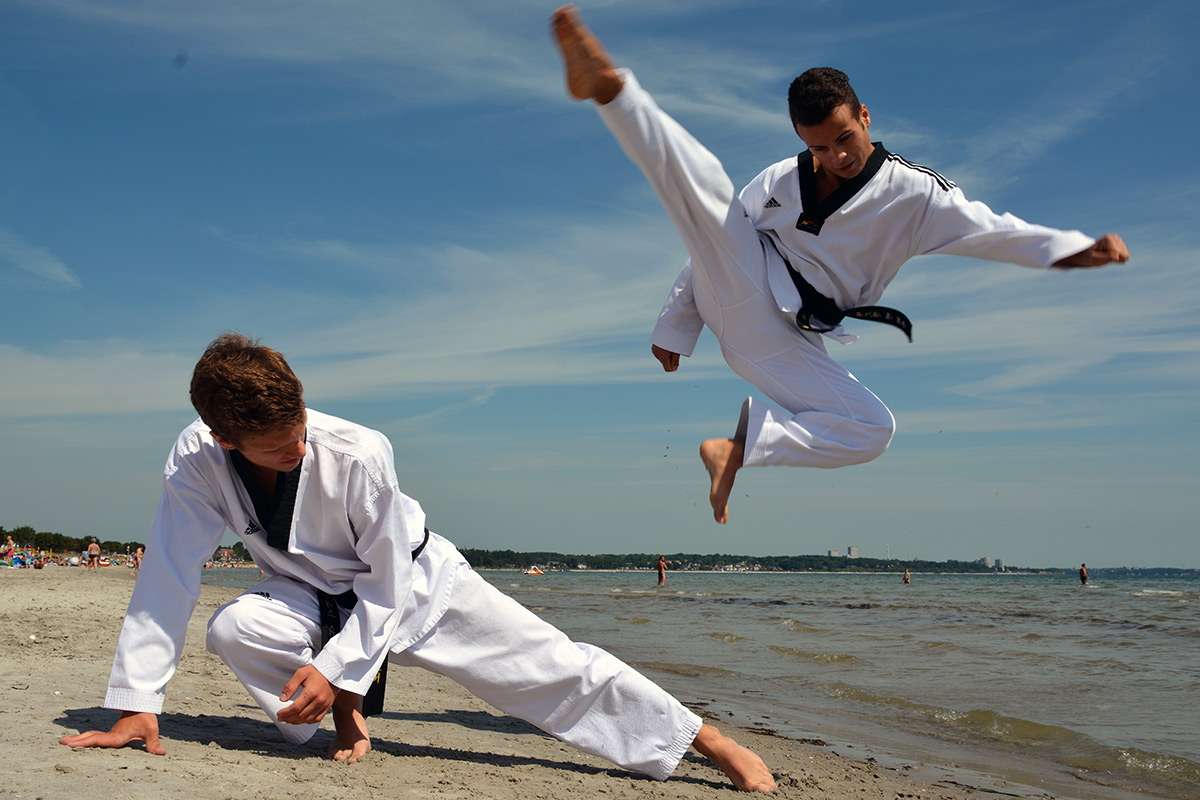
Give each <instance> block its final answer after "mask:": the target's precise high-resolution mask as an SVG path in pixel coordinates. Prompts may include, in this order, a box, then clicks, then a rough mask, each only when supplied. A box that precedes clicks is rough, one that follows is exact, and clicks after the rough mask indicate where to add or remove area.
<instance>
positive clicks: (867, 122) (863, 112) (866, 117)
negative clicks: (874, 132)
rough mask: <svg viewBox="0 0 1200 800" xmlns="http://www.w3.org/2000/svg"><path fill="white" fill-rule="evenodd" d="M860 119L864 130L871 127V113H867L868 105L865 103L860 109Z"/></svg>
mask: <svg viewBox="0 0 1200 800" xmlns="http://www.w3.org/2000/svg"><path fill="white" fill-rule="evenodd" d="M858 118H859V119H860V120H861V121H862V124H863V127H864V128H869V127H871V112H870V111H867V105H866V103H863V104H862V106H861V108H860V109H859V112H858Z"/></svg>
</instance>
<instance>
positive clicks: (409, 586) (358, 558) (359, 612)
mask: <svg viewBox="0 0 1200 800" xmlns="http://www.w3.org/2000/svg"><path fill="white" fill-rule="evenodd" d="M306 433H307V453H306V455H305V457H304V460H303V462H302V464H301V473H300V479H299V484H298V487H297V491H296V503H295V508H294V511H293V514H292V525H291V533H290V537H289V541H288V547H287V550H286V552H285V551H283V550H279V549H277V548H274V547H271V546H269V545H268V544H267V541H266V534H265V532H263V531H262V530H261V527H262V526H260V525H259V524H258V522H257V520H256V519H255V512H254V505H253V503H252V502H251V500H250V496H249V494H248V493H247V491H246V488H245V486H244V485H243V484H242V481H241V479H240V478H239V477H238V475H237V473H236V471H235V470H234V468H233V465H232V464H231V463H230V459H229V454H228V451H227V450H225V449H224V448H222V447H221V446H220V445H219V444H217V442H216V441H214V440H213V437H212V435H211V433H210V432H209V429H208V426H206V425H205V424H204V423H203V422H201V421H200V420H196V421H195V422H194V423H192V424H191V425H190V426H188V427H187V428H186V429H184V431H183V432H182V433H181V434H180V435H179V438H178V440H177V441H176V442H175V446H174V448H173V449H172V450H171V454H170V456H169V457H168V458H167V464H166V471H165V477H164V480H163V491H162V498H161V500H160V501H159V505H158V511H157V513H156V514H155V517H154V524H153V527H152V529H151V531H150V537H149V541H148V543H147V547H146V555H145V558H144V560H143V562H142V569H141V573H140V575H139V576H138V581H137V585H136V587H135V589H134V592H133V597H132V599H131V600H130V603H129V610H128V612H127V614H126V617H125V623H124V626H123V627H122V629H121V637H120V641H119V642H118V645H117V654H116V657H115V658H114V660H113V668H112V674H111V677H110V680H109V687H108V693H107V696H106V698H105V703H104V705H105V707H106V708H116V709H122V710H127V711H147V712H151V713H158V712H160V711H161V710H162V703H163V697H164V692H165V687H166V684H167V681H168V680H170V678H171V676H172V675H173V674H174V672H175V669H176V667H177V666H178V664H179V657H180V653H181V651H182V649H183V643H184V635H185V632H186V630H187V623H188V619H189V618H190V617H191V614H192V611H193V609H194V608H195V606H196V601H197V600H198V599H199V596H200V575H201V571H202V569H203V566H204V563H205V561H207V560H208V559H209V558H211V557H212V554H213V552H214V551H215V550H216V549H217V547H218V546H219V545H220V541H221V537H222V535H223V534H224V531H225V529H226V528H229V529H230V530H232V531H233V532H234V533H236V534H237V535H238V536H239V537H240V538H241V540H242V541H243V542H244V543H245V546H246V549H247V550H248V551H249V552H250V554H251V555H252V556H253V557H254V561H255V563H256V564H257V565H258V566H259V567H260V568H261V569H262V570H263V571H264V572H265V573H266V574H267V575H268V576H269V577H273V576H277V575H282V576H287V577H290V578H293V579H295V580H297V581H299V582H301V583H304V584H306V585H308V586H312V587H314V588H317V589H321V590H324V591H326V592H329V593H331V594H341V593H343V592H345V591H347V590H349V589H353V590H354V592H355V593H356V594H357V596H358V604H357V605H356V606H355V608H354V609H353V611H352V612H351V614H350V617H349V619H348V620H347V621H346V622H345V624H344V626H343V628H342V630H341V632H340V633H338V634H337V635H336V636H335V637H333V638H332V639H331V640H330V641H329V643H328V644H327V645H326V646H325V648H324V649H323V650H321V652H320V653H319V654H318V655H317V656H316V657H315V658H314V659H313V665H314V666H315V667H316V668H317V669H318V670H319V671H320V672H321V674H323V675H324V676H325V677H326V678H327V679H328V680H329V681H330V682H331V683H333V684H334V685H335V686H338V687H339V688H343V689H348V690H350V691H352V692H355V693H357V694H363V693H365V691H366V689H367V687H368V686H369V684H370V682H371V679H372V678H373V677H374V675H375V672H376V670H377V669H378V668H379V665H380V664H381V663H382V661H383V659H384V658H385V656H386V655H387V653H388V652H389V650H403V649H405V648H406V647H408V646H409V645H411V644H412V642H414V641H416V640H417V639H418V638H420V637H421V636H423V635H424V634H425V633H426V632H428V631H429V630H430V629H431V628H432V627H433V625H434V624H435V623H436V622H437V620H438V619H439V618H440V616H441V614H442V613H443V612H444V611H445V608H446V606H447V604H448V603H449V595H450V588H451V584H452V582H453V577H452V576H453V572H454V568H455V567H456V566H457V565H458V564H460V563H461V562H462V557H461V555H459V554H458V551H457V550H456V549H455V548H454V546H453V545H451V544H450V543H449V542H447V541H446V540H445V539H442V538H441V537H438V536H436V535H431V536H430V541H429V544H428V545H427V547H426V549H425V551H424V553H423V555H422V558H420V559H419V560H418V561H417V562H416V564H414V562H413V558H412V550H413V549H414V548H415V547H417V546H418V545H420V544H421V541H422V539H423V537H424V530H425V513H424V512H423V511H422V510H421V507H420V505H419V504H418V503H417V502H416V501H415V500H413V499H411V498H409V497H407V496H405V495H404V494H402V493H401V492H400V490H399V488H398V486H397V480H396V470H395V465H394V463H393V454H392V447H391V444H390V443H389V442H388V440H387V438H386V437H384V436H383V434H381V433H379V432H377V431H372V430H369V429H367V428H364V427H362V426H359V425H355V424H354V423H351V422H347V421H345V420H342V419H338V418H336V417H331V416H329V415H326V414H321V413H319V412H316V411H312V410H310V411H309V412H308V422H307V430H306ZM280 688H281V689H282V686H281V687H280Z"/></svg>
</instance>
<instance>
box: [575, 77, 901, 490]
mask: <svg viewBox="0 0 1200 800" xmlns="http://www.w3.org/2000/svg"><path fill="white" fill-rule="evenodd" d="M622 77H623V78H624V79H625V81H626V83H625V87H624V88H623V89H622V92H621V94H620V95H618V96H617V98H616V99H615V100H613V101H612V102H611V103H608V104H606V105H597V109H598V111H599V113H600V117H601V119H603V120H604V123H605V124H606V125H607V126H608V128H609V130H611V131H612V133H613V135H614V136H615V137H616V139H617V141H618V142H619V143H620V145H621V147H622V149H623V150H624V151H625V154H626V155H628V156H629V158H630V159H631V160H632V161H633V162H634V163H635V164H637V166H638V167H640V168H641V170H642V172H643V173H645V175H646V177H647V179H649V181H650V184H651V185H652V186H653V187H654V190H655V192H657V193H658V196H659V198H660V199H661V200H662V203H663V205H664V206H665V207H666V210H667V213H668V214H669V215H670V216H671V220H672V221H673V222H674V223H675V227H676V228H677V229H678V231H679V235H680V236H681V237H682V238H683V242H684V244H685V245H686V246H687V249H688V253H689V254H690V255H691V258H692V272H693V292H694V295H695V302H696V307H697V309H698V310H699V312H700V317H701V319H703V321H704V324H705V325H707V326H708V328H709V329H711V330H712V332H713V333H714V334H716V337H717V340H718V341H719V342H720V343H721V352H722V354H723V355H724V357H725V361H726V363H728V364H729V366H730V367H731V368H732V369H733V371H734V372H736V373H737V374H738V375H740V376H741V377H743V378H745V379H746V380H747V381H749V382H750V383H752V384H754V385H755V386H757V387H758V388H759V389H760V390H761V391H762V392H763V393H765V394H766V395H767V396H768V397H770V398H771V399H772V400H774V401H775V402H776V403H778V404H779V405H780V406H782V407H783V408H784V409H786V411H787V414H781V413H779V412H778V411H777V410H775V409H772V408H770V407H769V406H768V405H767V404H765V403H755V402H753V401H752V399H747V401H746V403H745V405H744V406H743V408H742V416H741V420H740V422H739V426H738V433H739V434H742V433H744V434H745V436H746V454H745V461H744V465H745V466H795V467H820V468H826V469H832V468H835V467H843V466H848V465H851V464H860V463H863V462H866V461H870V460H872V459H874V458H877V457H878V456H879V455H881V454H882V453H883V451H884V450H886V449H887V447H888V445H889V444H890V443H891V440H892V434H893V433H894V431H895V420H894V419H893V417H892V414H891V412H890V411H889V410H888V408H887V406H885V405H884V404H883V402H882V401H881V400H880V399H879V398H878V397H876V396H875V395H874V394H872V393H871V391H870V390H868V389H867V388H866V387H865V386H863V385H862V384H861V383H859V382H858V380H857V379H856V378H855V377H854V376H853V375H851V374H850V372H849V371H847V370H846V369H845V368H844V367H842V366H841V365H840V364H838V363H837V362H836V361H834V360H833V359H832V358H830V356H829V354H828V353H827V352H826V351H825V344H824V341H823V338H822V337H821V336H820V335H819V334H816V333H812V332H809V331H801V330H800V328H799V327H797V325H796V321H795V318H794V316H792V315H790V314H787V313H785V312H783V311H782V310H780V308H779V305H778V304H777V303H776V302H775V299H774V297H773V295H772V294H771V290H770V286H769V284H768V280H767V264H768V259H774V260H780V256H779V254H778V253H777V252H775V250H774V248H773V247H772V246H771V244H770V243H769V242H767V241H766V236H765V234H761V233H759V232H758V231H757V230H756V229H755V228H754V224H753V223H752V222H751V221H750V218H749V217H748V216H747V215H746V212H745V210H744V209H743V207H742V204H741V202H740V201H739V200H738V197H737V193H736V192H735V191H734V188H733V183H732V182H731V181H730V180H729V176H728V175H726V174H725V169H724V167H722V166H721V162H720V161H718V160H717V158H716V157H715V156H714V155H713V154H712V153H710V152H709V151H708V150H707V149H705V148H704V146H703V145H701V144H700V143H699V142H698V141H696V140H695V139H694V138H693V137H692V135H691V134H689V133H688V132H687V131H686V130H684V128H683V127H682V126H680V125H679V123H677V122H676V121H675V120H673V119H672V118H671V117H669V116H668V115H667V114H665V113H664V112H663V111H662V110H661V109H660V108H659V107H658V106H657V105H656V104H655V102H654V100H653V98H651V97H650V95H648V94H647V93H646V92H645V91H644V90H642V89H641V87H640V86H638V84H637V81H636V79H634V77H633V75H632V74H631V73H629V72H627V71H622Z"/></svg>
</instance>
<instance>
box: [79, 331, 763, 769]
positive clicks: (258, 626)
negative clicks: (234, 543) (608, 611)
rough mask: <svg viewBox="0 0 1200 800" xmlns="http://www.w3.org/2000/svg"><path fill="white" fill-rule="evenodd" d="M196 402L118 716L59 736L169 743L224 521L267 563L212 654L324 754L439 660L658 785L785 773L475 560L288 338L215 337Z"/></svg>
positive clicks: (123, 655)
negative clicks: (389, 688)
mask: <svg viewBox="0 0 1200 800" xmlns="http://www.w3.org/2000/svg"><path fill="white" fill-rule="evenodd" d="M191 397H192V404H193V405H194V406H195V407H196V410H197V411H198V412H199V414H200V419H198V420H197V421H196V422H194V423H192V424H191V425H189V426H188V427H187V428H186V429H184V431H183V432H182V433H181V434H180V435H179V438H178V440H177V441H176V442H175V446H174V448H173V449H172V450H171V454H170V456H169V457H168V459H167V465H166V473H165V478H164V481H163V492H162V498H161V500H160V502H159V506H158V512H157V513H156V515H155V518H154V524H153V528H152V530H151V532H150V537H149V542H148V546H147V548H146V557H145V560H144V561H143V563H142V571H141V576H140V577H139V579H138V582H137V586H136V587H135V589H134V593H133V597H132V599H131V600H130V603H129V610H128V612H127V614H126V617H125V622H124V625H123V627H122V629H121V636H120V640H119V642H118V645H117V653H116V657H115V659H114V661H113V668H112V674H111V677H110V679H109V687H108V694H107V696H106V698H105V702H104V706H105V707H106V708H112V709H118V710H120V711H121V712H122V713H121V717H120V719H118V720H117V722H116V723H115V724H114V725H113V727H112V729H111V730H109V731H107V732H104V731H88V732H85V733H80V734H76V735H73V736H65V737H63V738H62V739H61V740H60V741H61V742H62V743H63V744H66V745H69V746H71V747H86V746H98V747H121V746H123V745H125V744H126V743H128V742H130V741H133V740H141V741H144V742H145V744H146V749H147V750H149V751H150V752H151V753H156V754H160V755H161V754H163V753H164V752H165V750H164V748H163V746H162V744H161V743H160V742H159V739H158V717H157V714H158V713H159V712H160V711H161V710H162V706H163V698H164V694H165V688H166V684H167V682H168V681H169V680H170V678H171V676H172V675H173V674H174V672H175V669H176V667H177V666H178V663H179V658H180V654H181V652H182V650H183V643H184V635H185V632H186V630H187V623H188V619H189V618H190V617H191V614H192V611H193V610H194V608H195V605H196V602H197V600H198V598H199V595H200V574H201V570H202V569H203V566H204V563H205V561H206V560H207V559H208V558H209V557H210V556H211V555H212V553H213V551H214V550H215V549H216V548H217V547H218V546H219V544H220V541H221V537H222V535H223V534H224V531H225V530H226V528H228V529H230V530H232V531H233V532H234V533H236V534H237V535H238V536H239V537H240V538H241V540H242V542H244V544H245V546H246V549H247V550H248V551H249V552H250V554H251V555H252V556H253V557H254V561H255V563H257V564H258V566H259V567H260V568H261V569H262V570H263V571H264V572H265V573H266V574H267V576H268V577H267V579H266V580H264V581H263V582H262V583H260V584H258V585H257V586H255V587H254V588H253V589H252V590H250V591H248V592H246V593H245V594H243V595H242V596H241V597H239V598H237V599H236V600H234V601H233V602H231V603H228V604H226V605H225V606H222V607H221V608H220V609H218V610H217V612H216V613H215V614H214V615H213V618H212V620H211V621H210V622H209V626H208V641H207V644H208V649H209V650H210V651H212V652H213V653H216V654H217V655H219V656H220V657H221V658H222V660H224V661H225V663H226V664H228V665H229V667H230V669H232V670H233V671H234V673H235V674H236V675H237V677H238V679H239V680H241V682H242V684H243V685H244V686H245V687H246V689H247V690H248V691H249V692H250V695H251V696H252V697H253V698H254V700H255V701H256V702H257V703H258V704H259V706H260V707H262V709H263V710H264V711H265V712H266V713H267V715H268V716H269V717H270V718H271V720H272V721H273V722H275V724H276V725H277V726H278V727H279V730H280V731H281V732H282V733H283V735H284V737H285V738H286V739H287V740H288V741H291V742H297V743H299V742H305V741H307V740H308V739H309V738H310V737H311V736H312V735H313V733H314V732H315V731H316V729H317V727H318V724H319V723H320V721H321V720H322V719H323V718H324V717H325V715H326V713H328V712H330V711H332V716H333V721H334V728H335V739H334V743H333V745H332V746H331V748H330V750H329V755H330V757H332V758H334V759H337V760H344V761H349V762H354V761H356V760H357V759H358V758H360V757H361V756H362V755H364V754H365V753H366V752H368V751H369V750H370V748H371V743H370V738H369V737H368V733H367V725H366V718H365V717H364V714H363V696H364V695H366V694H367V693H368V689H369V688H370V687H371V686H372V683H373V682H374V681H375V680H376V676H377V674H378V673H379V672H380V667H381V666H384V667H386V664H385V661H390V662H391V663H393V664H397V665H404V666H419V667H424V668H425V669H428V670H430V671H432V672H436V673H438V674H440V675H445V676H447V677H449V678H451V679H453V680H455V681H457V682H458V683H460V684H462V685H463V686H464V687H465V688H467V689H468V690H470V691H471V692H472V693H474V694H475V695H477V696H478V697H480V698H482V699H483V700H486V701H487V702H489V703H491V704H492V705H494V706H495V707H497V708H499V709H500V710H502V711H504V712H505V713H508V714H511V715H513V716H515V717H519V718H520V719H523V720H526V721H527V722H530V723H532V724H533V725H536V726H537V727H538V728H540V729H542V730H543V731H546V732H547V733H550V734H552V735H554V736H556V737H558V738H559V739H561V740H563V741H564V742H567V743H568V744H571V745H573V746H575V747H577V748H578V749H580V750H582V751H584V752H587V753H591V754H593V755H597V756H601V757H603V758H606V759H608V760H610V761H612V762H613V763H615V764H617V765H619V766H621V767H624V768H626V769H629V770H633V771H636V772H640V773H643V774H646V775H649V776H651V777H653V778H656V779H658V780H665V779H666V778H667V777H668V776H670V774H671V773H672V772H673V771H674V769H675V767H676V766H677V765H678V763H679V761H680V760H681V759H682V757H683V756H684V754H685V753H686V752H687V750H688V747H689V746H693V745H694V746H695V747H696V749H697V750H698V751H700V752H701V753H703V754H704V755H706V756H708V757H709V758H710V759H712V761H713V762H714V763H715V764H716V765H717V766H718V767H720V768H721V770H722V771H724V772H725V774H726V775H727V776H728V777H729V778H730V779H731V780H732V781H733V783H734V784H735V785H736V786H737V787H738V788H740V789H745V790H758V791H770V790H772V789H774V788H775V783H774V780H773V779H772V777H771V773H770V772H769V771H768V770H767V768H766V766H765V765H764V764H763V762H762V759H760V758H759V757H758V756H757V755H755V754H754V753H753V752H751V751H750V750H747V749H746V748H744V747H741V746H740V745H738V744H737V743H736V742H734V741H733V740H732V739H729V738H727V737H725V736H723V735H722V734H721V733H719V732H718V731H717V730H716V729H715V728H714V727H712V726H711V725H704V724H702V723H701V721H700V718H699V717H697V716H696V715H695V714H693V713H692V712H691V711H689V710H688V709H686V708H684V707H683V706H682V705H681V704H680V703H679V702H678V701H677V700H676V699H675V698H673V697H671V696H670V695H669V694H667V693H666V692H665V691H663V690H662V689H661V688H659V687H658V686H657V685H655V684H654V683H652V682H651V681H650V680H648V679H647V678H645V677H643V676H642V675H641V674H639V673H638V672H636V671H635V670H634V669H632V668H631V667H629V666H628V665H626V664H624V663H623V662H621V661H619V660H618V659H616V658H614V657H613V656H612V655H610V654H608V653H606V652H605V651H603V650H601V649H599V648H596V647H593V646H591V645H587V644H578V643H575V642H573V641H571V640H570V639H568V638H567V636H566V635H565V634H563V633H562V632H561V631H559V630H558V629H556V628H554V627H553V626H552V625H550V624H549V623H547V622H545V621H544V620H542V619H540V618H539V617H537V616H536V615H535V614H533V613H531V612H530V611H528V610H526V609H525V608H524V607H522V606H521V605H520V604H518V603H517V602H516V601H514V600H512V599H511V598H509V597H508V596H506V595H504V594H503V593H501V592H500V591H498V590H497V589H495V588H493V587H492V586H491V584H489V583H487V582H486V581H484V580H483V579H482V578H480V577H479V576H478V575H477V574H476V573H475V572H474V571H472V570H471V568H470V566H469V565H468V564H467V562H466V561H465V559H464V558H463V556H462V555H461V554H460V553H459V552H458V550H457V549H456V548H455V547H454V545H452V544H451V543H450V542H449V541H447V540H446V539H443V538H442V537H440V536H438V535H437V534H434V533H430V532H429V531H428V530H427V529H426V527H425V513H424V512H423V511H422V510H421V507H420V505H418V504H417V502H416V501H415V500H413V499H411V498H409V497H406V496H405V495H404V494H402V493H401V491H400V489H399V487H398V485H397V478H396V471H395V465H394V463H393V453H392V447H391V444H390V443H389V442H388V440H387V439H386V438H385V437H384V436H383V435H382V434H381V433H378V432H376V431H372V430H368V429H367V428H363V427H361V426H359V425H355V424H354V423H351V422H347V421H345V420H341V419H337V418H336V417H331V416H328V415H326V414H321V413H318V412H316V411H312V410H308V409H306V408H305V406H304V400H303V387H302V386H301V384H300V381H299V380H298V379H297V378H296V376H295V375H294V374H293V372H292V370H291V368H290V367H289V366H288V365H287V362H286V361H285V360H284V359H283V357H282V356H281V355H280V354H279V353H277V352H276V351H274V350H271V349H270V348H267V347H262V346H260V345H258V344H257V343H255V342H253V341H251V340H249V339H247V338H246V337H244V336H241V335H239V334H229V335H226V336H223V337H221V338H220V339H217V340H216V341H215V342H213V343H212V345H210V346H209V348H208V350H207V351H205V353H204V355H203V357H202V358H201V359H200V361H199V363H198V364H197V365H196V369H195V372H194V373H193V376H192V386H191ZM322 604H324V605H325V610H324V611H322V609H321V605H322ZM331 618H332V621H331Z"/></svg>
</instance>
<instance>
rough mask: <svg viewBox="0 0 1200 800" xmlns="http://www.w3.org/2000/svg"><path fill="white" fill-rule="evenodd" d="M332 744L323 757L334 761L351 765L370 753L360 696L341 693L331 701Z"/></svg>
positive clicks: (369, 741) (369, 742) (368, 737)
mask: <svg viewBox="0 0 1200 800" xmlns="http://www.w3.org/2000/svg"><path fill="white" fill-rule="evenodd" d="M331 710H332V712H333V728H334V736H333V744H331V745H330V746H329V749H328V750H326V751H325V755H327V756H329V757H330V758H332V759H333V760H334V761H345V762H346V763H347V764H353V763H355V762H357V761H358V760H359V759H360V758H362V757H363V756H365V755H366V754H367V753H369V752H371V737H370V736H368V735H367V720H366V718H365V717H363V715H362V695H357V694H354V693H353V692H347V691H344V690H343V691H341V692H339V693H338V696H337V700H334V701H333V708H332V709H331Z"/></svg>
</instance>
